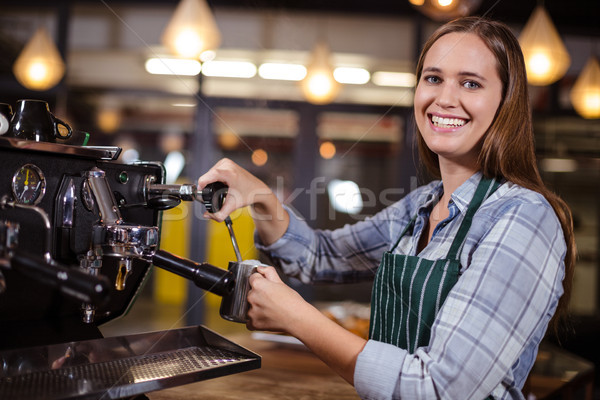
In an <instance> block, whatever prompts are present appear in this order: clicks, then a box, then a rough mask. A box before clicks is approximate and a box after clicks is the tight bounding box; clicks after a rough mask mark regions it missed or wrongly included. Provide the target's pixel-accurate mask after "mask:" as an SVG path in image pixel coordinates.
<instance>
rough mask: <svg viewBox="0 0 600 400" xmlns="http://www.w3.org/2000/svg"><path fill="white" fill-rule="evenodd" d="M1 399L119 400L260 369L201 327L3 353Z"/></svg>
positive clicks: (0, 358) (235, 347)
mask: <svg viewBox="0 0 600 400" xmlns="http://www.w3.org/2000/svg"><path fill="white" fill-rule="evenodd" d="M0 368H1V369H0V398H1V399H21V400H28V399H40V398H44V399H48V400H50V399H98V398H103V399H118V398H123V397H128V396H134V395H137V394H141V393H147V392H150V391H154V390H159V389H165V388H169V387H173V386H179V385H183V384H187V383H191V382H196V381H199V380H203V379H209V378H214V377H217V376H224V375H229V374H233V373H238V372H243V371H249V370H252V369H257V368H260V356H258V355H257V354H254V353H252V352H250V351H248V350H246V349H244V348H243V347H240V346H238V345H236V344H234V343H232V342H230V341H227V340H226V339H224V338H222V337H221V336H219V335H217V334H215V333H214V332H212V331H210V330H209V329H207V328H205V327H202V326H197V327H188V328H182V329H175V330H170V331H162V332H152V333H144V334H137V335H129V336H119V337H113V338H104V339H94V340H86V341H80V342H69V343H62V344H57V345H50V346H39V347H33V348H25V349H19V350H14V351H4V352H0Z"/></svg>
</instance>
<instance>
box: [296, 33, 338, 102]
mask: <svg viewBox="0 0 600 400" xmlns="http://www.w3.org/2000/svg"><path fill="white" fill-rule="evenodd" d="M301 87H302V92H303V93H304V96H305V97H306V100H308V101H309V102H311V103H314V104H327V103H331V102H332V101H333V100H334V99H335V97H336V96H337V95H338V93H339V91H340V84H339V83H338V82H336V80H335V79H334V77H333V66H332V65H331V53H330V52H329V48H328V47H327V45H326V44H325V43H323V42H319V43H317V44H316V45H315V48H314V49H313V51H312V53H311V59H310V62H309V64H308V66H307V72H306V77H305V78H304V79H303V80H302V81H301Z"/></svg>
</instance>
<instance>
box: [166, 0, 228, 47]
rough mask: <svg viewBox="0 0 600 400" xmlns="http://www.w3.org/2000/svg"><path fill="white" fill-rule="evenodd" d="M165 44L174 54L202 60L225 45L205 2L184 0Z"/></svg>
mask: <svg viewBox="0 0 600 400" xmlns="http://www.w3.org/2000/svg"><path fill="white" fill-rule="evenodd" d="M162 42H163V44H164V45H165V46H167V47H168V48H169V49H170V50H171V51H172V52H173V53H174V54H177V55H179V56H181V57H186V58H200V55H201V54H202V53H203V52H205V51H207V50H216V49H217V48H218V47H219V45H220V44H221V33H220V32H219V29H218V28H217V23H216V22H215V19H214V16H213V14H212V12H211V10H210V8H209V7H208V4H206V1H205V0H181V2H180V3H179V5H178V6H177V8H176V9H175V12H174V13H173V16H172V17H171V20H170V21H169V23H168V24H167V27H166V28H165V31H164V32H163V36H162Z"/></svg>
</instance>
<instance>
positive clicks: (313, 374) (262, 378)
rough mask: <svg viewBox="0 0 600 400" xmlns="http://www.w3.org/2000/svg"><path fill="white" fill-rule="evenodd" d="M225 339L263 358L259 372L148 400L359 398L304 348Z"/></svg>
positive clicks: (151, 395)
mask: <svg viewBox="0 0 600 400" xmlns="http://www.w3.org/2000/svg"><path fill="white" fill-rule="evenodd" d="M227 339H229V340H231V341H233V342H235V343H237V344H239V345H240V346H243V347H245V348H247V349H248V350H251V351H253V352H255V353H257V354H259V355H260V356H261V357H262V366H261V368H260V369H257V370H253V371H248V372H242V373H239V374H234V375H228V376H223V377H219V378H215V379H209V380H205V381H200V382H196V383H192V384H189V385H185V386H178V387H174V388H170V389H165V390H161V391H157V392H151V393H147V394H146V396H147V397H148V398H149V399H150V400H171V399H173V400H175V399H176V400H181V399H186V400H191V399H202V400H237V399H240V400H241V399H244V400H247V399H256V400H259V399H260V400H283V399H285V400H296V399H297V400H309V399H311V400H313V399H314V400H319V399H322V400H330V399H339V400H345V399H348V400H349V399H353V400H356V399H359V397H358V395H357V394H356V391H355V390H354V388H353V387H352V386H351V385H350V384H349V383H347V382H346V381H345V380H343V379H342V378H341V377H340V376H339V375H337V374H336V373H335V372H333V371H332V370H331V369H330V368H329V367H328V366H327V365H325V364H324V363H323V362H322V361H321V360H319V359H318V358H317V357H316V356H315V355H313V354H312V353H311V352H309V351H308V350H306V349H304V348H300V347H299V348H295V347H292V346H289V345H281V344H277V343H272V342H266V341H259V340H254V339H252V338H251V336H250V334H249V333H248V334H240V335H237V334H236V335H235V336H228V337H227Z"/></svg>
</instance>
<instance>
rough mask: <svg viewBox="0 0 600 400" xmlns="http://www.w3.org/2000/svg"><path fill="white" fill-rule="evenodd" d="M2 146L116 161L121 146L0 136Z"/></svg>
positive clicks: (0, 145)
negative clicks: (69, 143)
mask: <svg viewBox="0 0 600 400" xmlns="http://www.w3.org/2000/svg"><path fill="white" fill-rule="evenodd" d="M0 147H4V148H13V149H23V150H31V151H41V152H49V153H62V154H65V155H72V156H79V157H84V158H93V159H95V160H108V161H114V160H116V159H117V158H118V157H119V154H120V153H121V148H119V147H115V146H72V145H68V144H61V143H50V142H36V141H33V140H22V139H14V138H8V137H0Z"/></svg>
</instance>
